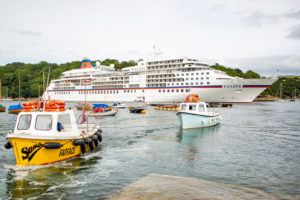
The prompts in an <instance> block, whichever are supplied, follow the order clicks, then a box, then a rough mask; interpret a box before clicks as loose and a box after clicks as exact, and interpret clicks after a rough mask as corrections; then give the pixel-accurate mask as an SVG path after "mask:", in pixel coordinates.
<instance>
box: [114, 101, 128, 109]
mask: <svg viewBox="0 0 300 200" xmlns="http://www.w3.org/2000/svg"><path fill="white" fill-rule="evenodd" d="M111 107H113V108H119V109H120V108H126V104H125V103H120V102H119V103H114V104H113V105H112V106H111Z"/></svg>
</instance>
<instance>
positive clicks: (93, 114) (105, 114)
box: [87, 110, 118, 117]
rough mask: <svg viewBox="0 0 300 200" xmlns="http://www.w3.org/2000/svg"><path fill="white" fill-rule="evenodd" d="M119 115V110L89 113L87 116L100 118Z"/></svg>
mask: <svg viewBox="0 0 300 200" xmlns="http://www.w3.org/2000/svg"><path fill="white" fill-rule="evenodd" d="M117 113H118V111H117V110H107V111H102V112H100V111H99V112H95V111H93V112H89V113H88V114H87V115H88V116H95V117H99V116H115V115H116V114H117Z"/></svg>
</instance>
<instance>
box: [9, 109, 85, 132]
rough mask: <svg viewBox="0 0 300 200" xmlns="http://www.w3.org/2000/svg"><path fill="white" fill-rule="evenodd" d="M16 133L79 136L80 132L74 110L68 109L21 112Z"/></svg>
mask: <svg viewBox="0 0 300 200" xmlns="http://www.w3.org/2000/svg"><path fill="white" fill-rule="evenodd" d="M60 125H61V126H60ZM14 134H19V135H24V136H25V135H39V136H57V135H61V136H67V135H68V136H74V135H76V136H78V135H80V132H79V129H78V125H77V124H76V119H75V116H74V112H73V110H66V111H63V112H21V113H20V114H19V115H18V119H17V123H16V126H15V130H14Z"/></svg>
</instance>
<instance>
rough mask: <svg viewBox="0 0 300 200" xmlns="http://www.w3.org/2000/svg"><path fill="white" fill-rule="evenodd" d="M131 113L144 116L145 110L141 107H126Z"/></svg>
mask: <svg viewBox="0 0 300 200" xmlns="http://www.w3.org/2000/svg"><path fill="white" fill-rule="evenodd" d="M128 109H129V111H130V112H131V113H141V114H146V111H145V108H143V107H128Z"/></svg>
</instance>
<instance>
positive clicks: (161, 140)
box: [0, 101, 300, 199]
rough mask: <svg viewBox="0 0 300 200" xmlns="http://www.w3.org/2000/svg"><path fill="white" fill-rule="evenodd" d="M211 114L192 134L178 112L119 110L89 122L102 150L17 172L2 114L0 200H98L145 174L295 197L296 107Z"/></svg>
mask: <svg viewBox="0 0 300 200" xmlns="http://www.w3.org/2000/svg"><path fill="white" fill-rule="evenodd" d="M2 104H3V105H5V106H6V107H8V106H9V105H12V104H16V102H13V101H3V102H2ZM68 106H69V107H74V103H68ZM214 109H215V110H218V111H219V112H220V113H221V116H222V121H221V124H220V125H218V126H215V127H211V128H203V129H191V130H181V129H180V127H179V120H178V119H177V116H176V112H174V111H160V110H154V107H147V109H146V112H147V113H146V114H145V115H141V114H134V113H129V111H128V109H119V113H118V114H117V115H116V116H113V117H97V118H92V117H89V122H90V123H97V124H100V125H101V126H102V129H103V141H102V143H101V146H100V147H97V149H96V150H95V151H94V152H91V153H88V154H85V155H83V156H81V157H78V158H75V159H72V160H68V161H64V162H61V163H57V164H52V165H47V166H32V167H17V166H16V165H15V163H16V161H15V157H14V153H13V150H12V149H10V150H7V149H5V148H4V144H5V142H6V139H5V136H6V134H7V132H8V131H13V129H14V126H15V122H16V118H17V115H14V114H8V113H7V112H5V113H0V136H1V140H0V148H1V151H0V168H1V173H0V199H18V198H20V199H22V198H24V199H27V198H31V199H50V198H51V199H97V198H104V197H107V196H110V195H112V194H114V193H116V192H118V191H120V190H121V189H122V188H123V187H125V186H127V185H129V184H131V183H133V182H134V181H136V180H139V179H141V178H143V177H145V176H147V175H149V174H151V173H157V174H166V175H174V176H180V177H190V178H195V179H204V180H209V181H213V182H218V183H225V184H230V185H238V186H246V187H250V188H257V189H261V190H264V191H267V192H272V193H278V194H285V195H292V196H296V197H297V198H299V195H300V114H299V113H300V102H266V103H252V104H236V105H234V106H233V107H232V108H214ZM75 114H76V116H79V114H80V112H79V111H75Z"/></svg>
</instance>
